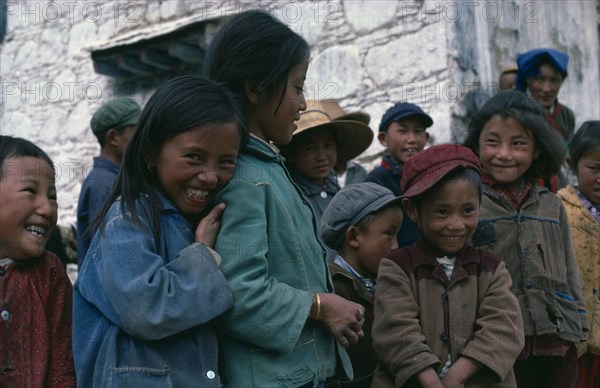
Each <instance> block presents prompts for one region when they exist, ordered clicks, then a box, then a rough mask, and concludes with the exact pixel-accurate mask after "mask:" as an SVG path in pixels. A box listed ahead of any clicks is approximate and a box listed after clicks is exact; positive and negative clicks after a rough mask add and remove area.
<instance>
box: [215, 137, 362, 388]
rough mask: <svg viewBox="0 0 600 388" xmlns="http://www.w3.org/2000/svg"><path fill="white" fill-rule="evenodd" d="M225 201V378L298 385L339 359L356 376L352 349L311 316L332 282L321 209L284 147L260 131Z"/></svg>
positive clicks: (232, 382) (220, 240) (230, 383)
mask: <svg viewBox="0 0 600 388" xmlns="http://www.w3.org/2000/svg"><path fill="white" fill-rule="evenodd" d="M217 201H218V202H221V201H224V202H225V203H226V204H227V210H225V213H224V214H223V218H222V220H221V231H220V232H219V235H218V237H217V244H216V250H217V251H218V252H219V253H220V254H221V256H222V258H223V262H222V264H221V269H222V271H223V274H224V275H225V277H226V278H227V280H228V281H229V284H230V287H231V289H232V291H233V295H234V298H235V305H234V307H233V309H231V310H230V311H228V312H227V313H226V314H224V315H223V316H222V317H220V318H219V319H218V323H219V325H218V330H219V332H218V334H219V345H220V348H219V352H220V359H219V366H220V368H221V377H222V379H223V383H224V384H225V386H227V387H236V388H237V387H297V386H301V385H304V384H307V383H316V382H321V381H324V380H325V379H326V378H327V377H330V376H333V375H334V374H335V373H336V367H338V368H340V369H339V370H340V371H342V373H343V372H345V373H343V374H344V375H350V376H351V374H352V372H351V368H352V366H351V365H350V360H349V358H348V354H347V353H346V351H345V350H344V349H343V348H342V347H341V345H339V344H338V343H337V342H336V341H335V339H334V337H333V335H332V334H331V333H330V332H329V331H327V330H326V329H325V327H324V326H323V325H321V324H318V323H314V322H313V321H312V320H309V319H307V318H308V314H309V311H310V308H311V305H312V299H313V294H314V293H316V292H318V293H327V292H332V285H331V279H330V276H329V272H328V270H327V266H326V264H325V251H324V249H323V246H322V244H321V243H320V240H319V238H318V235H317V224H316V219H315V216H314V214H313V212H312V210H311V207H310V205H309V203H308V201H307V200H306V199H304V198H303V196H302V193H301V191H300V189H299V188H298V187H297V186H296V185H294V184H293V183H292V181H291V178H290V175H289V173H288V171H287V169H286V168H285V166H284V164H283V157H282V156H281V155H280V154H279V151H278V150H277V149H276V148H275V147H272V146H271V145H269V144H267V143H265V142H263V141H262V140H260V139H258V138H257V137H255V136H252V137H251V138H250V141H249V142H248V144H247V145H246V147H245V148H244V149H243V151H242V152H241V153H240V156H239V158H238V162H237V166H236V170H235V174H234V177H233V179H232V180H231V182H229V184H228V185H227V186H226V187H225V188H223V190H222V191H221V192H220V193H219V195H218V196H217ZM336 359H339V360H341V363H339V362H336ZM342 367H343V368H342Z"/></svg>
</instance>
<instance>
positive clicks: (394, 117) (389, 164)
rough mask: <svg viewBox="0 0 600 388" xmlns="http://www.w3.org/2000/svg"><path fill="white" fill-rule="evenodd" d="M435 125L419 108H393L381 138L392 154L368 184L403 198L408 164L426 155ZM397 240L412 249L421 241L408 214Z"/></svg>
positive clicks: (405, 105) (404, 104) (404, 105)
mask: <svg viewBox="0 0 600 388" xmlns="http://www.w3.org/2000/svg"><path fill="white" fill-rule="evenodd" d="M432 125H433V120H432V119H431V117H429V115H427V114H426V113H425V112H423V110H422V109H421V108H420V107H418V106H417V105H415V104H411V103H408V102H398V103H396V104H395V105H394V106H392V107H391V108H389V109H388V110H387V111H386V112H385V113H384V115H383V117H382V118H381V123H380V124H379V135H378V136H377V138H378V139H379V143H381V145H382V146H384V147H386V149H387V151H388V154H387V155H385V156H384V157H383V159H382V160H381V165H380V166H378V167H375V169H374V170H373V171H371V172H370V173H369V174H368V175H367V177H366V178H365V182H375V183H377V184H380V185H381V186H383V187H387V188H388V189H390V190H391V191H392V193H394V195H396V196H399V195H401V194H402V190H401V189H400V179H401V178H402V168H403V166H404V163H405V162H406V161H407V160H408V158H410V157H411V156H413V155H416V154H417V153H419V152H421V151H423V149H424V148H425V144H426V143H427V140H428V139H429V133H427V128H429V127H430V126H432ZM397 237H398V246H399V247H404V246H407V245H411V244H413V243H414V242H415V241H416V240H417V238H418V237H419V228H418V227H417V225H415V224H414V223H413V222H412V220H411V219H410V218H409V217H407V216H406V214H404V221H403V222H402V226H401V227H400V231H399V232H398V236H397Z"/></svg>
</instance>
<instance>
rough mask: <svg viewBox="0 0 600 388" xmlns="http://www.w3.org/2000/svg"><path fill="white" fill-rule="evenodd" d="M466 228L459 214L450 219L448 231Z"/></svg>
mask: <svg viewBox="0 0 600 388" xmlns="http://www.w3.org/2000/svg"><path fill="white" fill-rule="evenodd" d="M464 227H465V223H464V220H463V218H462V217H460V216H459V215H458V214H456V215H453V216H451V217H450V219H449V222H448V229H450V230H462V229H463V228H464Z"/></svg>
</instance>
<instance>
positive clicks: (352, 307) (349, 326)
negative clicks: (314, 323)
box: [319, 294, 365, 348]
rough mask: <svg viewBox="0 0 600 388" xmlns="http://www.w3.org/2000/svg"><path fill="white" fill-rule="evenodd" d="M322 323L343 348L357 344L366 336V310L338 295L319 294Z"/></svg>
mask: <svg viewBox="0 0 600 388" xmlns="http://www.w3.org/2000/svg"><path fill="white" fill-rule="evenodd" d="M319 296H320V298H321V314H320V319H319V320H320V321H321V322H322V323H323V325H324V326H325V327H326V328H327V329H328V330H329V331H330V332H331V333H332V334H333V335H334V336H335V338H336V340H337V341H338V342H339V343H340V345H342V346H343V347H345V348H347V347H348V346H350V345H351V344H352V345H353V344H356V343H357V342H358V340H359V339H360V338H362V337H363V336H364V333H363V331H362V325H363V323H364V322H365V308H364V307H363V306H361V305H360V304H358V303H354V302H350V301H349V300H347V299H344V298H342V297H341V296H338V295H336V294H319Z"/></svg>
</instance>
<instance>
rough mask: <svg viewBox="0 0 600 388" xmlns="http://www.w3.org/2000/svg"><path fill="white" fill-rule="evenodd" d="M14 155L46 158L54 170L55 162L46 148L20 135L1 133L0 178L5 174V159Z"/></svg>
mask: <svg viewBox="0 0 600 388" xmlns="http://www.w3.org/2000/svg"><path fill="white" fill-rule="evenodd" d="M13 157H17V158H19V157H21V158H24V157H32V158H40V159H44V160H45V161H46V162H48V164H49V165H50V167H51V168H52V171H53V172H54V163H53V162H52V159H50V157H49V156H48V154H47V153H46V152H44V150H42V149H41V148H40V147H38V146H37V145H35V144H33V143H32V142H30V141H29V140H25V139H23V138H20V137H12V136H6V135H0V178H2V176H3V174H4V168H3V167H4V161H5V160H6V159H8V158H13Z"/></svg>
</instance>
